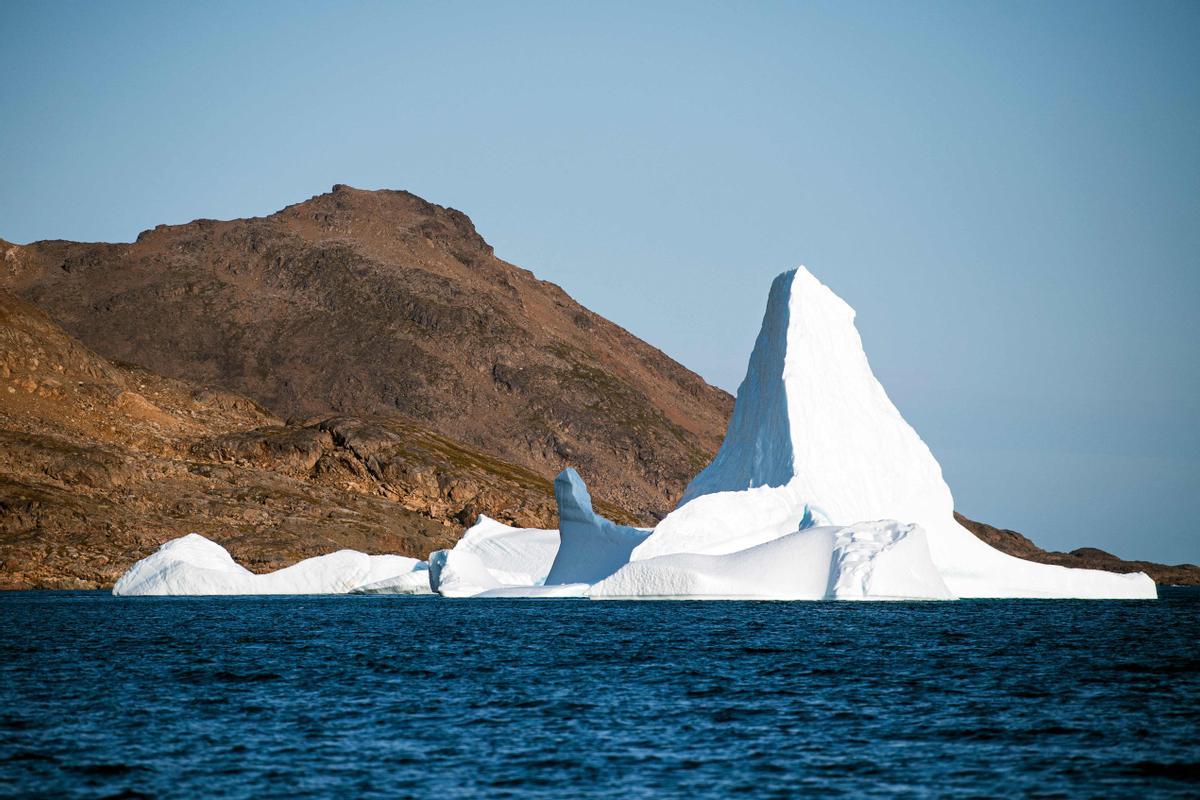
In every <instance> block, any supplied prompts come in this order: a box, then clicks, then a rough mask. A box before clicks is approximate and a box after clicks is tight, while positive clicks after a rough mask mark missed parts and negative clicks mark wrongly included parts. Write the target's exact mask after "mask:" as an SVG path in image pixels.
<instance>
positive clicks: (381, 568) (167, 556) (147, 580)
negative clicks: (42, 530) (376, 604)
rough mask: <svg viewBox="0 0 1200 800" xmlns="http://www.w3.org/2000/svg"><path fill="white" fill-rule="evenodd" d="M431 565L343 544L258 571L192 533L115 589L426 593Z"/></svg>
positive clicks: (225, 592) (215, 592) (222, 592)
mask: <svg viewBox="0 0 1200 800" xmlns="http://www.w3.org/2000/svg"><path fill="white" fill-rule="evenodd" d="M426 570H427V565H426V564H425V562H423V561H419V560H417V559H415V558H405V557H404V556H370V555H367V554H366V553H359V552H357V551H355V550H339V551H338V552H336V553H330V554H328V555H324V556H318V557H316V558H309V559H305V560H304V561H301V562H299V563H297V564H293V565H292V566H290V567H286V568H284V569H281V570H277V571H275V572H269V573H266V574H264V575H256V574H255V573H253V572H251V571H250V570H248V569H246V568H245V567H243V566H242V565H241V564H238V563H237V562H236V561H234V560H233V556H231V555H229V551H228V550H226V549H225V548H224V547H222V546H221V545H219V544H217V543H216V542H213V541H210V540H208V539H205V538H204V537H203V536H201V535H200V534H198V533H190V534H188V535H187V536H182V537H180V538H178V539H172V540H171V541H169V542H167V543H166V544H164V545H163V546H162V547H160V548H158V550H156V551H155V552H153V553H151V554H150V555H148V556H146V557H145V558H143V559H142V560H141V561H139V562H137V563H136V564H134V565H133V566H132V567H130V568H129V569H128V570H127V571H126V572H125V574H124V575H122V576H121V577H120V579H118V580H117V583H116V585H115V586H114V587H113V594H114V595H120V596H139V595H254V594H349V593H350V592H356V591H364V592H371V593H389V594H421V593H426V594H427V593H428V592H429V589H428V580H427V578H426V575H427V574H428V572H427V571H426Z"/></svg>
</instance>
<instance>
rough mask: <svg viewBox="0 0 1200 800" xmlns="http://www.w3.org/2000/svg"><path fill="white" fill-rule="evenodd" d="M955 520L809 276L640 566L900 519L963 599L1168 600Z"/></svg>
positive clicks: (835, 308) (850, 323) (799, 278)
mask: <svg viewBox="0 0 1200 800" xmlns="http://www.w3.org/2000/svg"><path fill="white" fill-rule="evenodd" d="M953 507H954V505H953V499H952V497H951V494H950V488H949V486H947V485H946V482H945V480H943V478H942V470H941V467H940V465H939V464H938V462H937V460H936V459H935V458H934V457H933V454H932V453H931V452H930V450H929V448H928V447H927V446H926V445H925V443H924V442H923V441H922V440H921V438H920V436H918V435H917V432H916V431H915V430H913V428H912V427H911V426H910V425H909V424H908V423H907V422H906V421H905V420H904V418H903V417H902V416H901V415H900V412H899V411H898V410H897V409H896V407H895V406H894V405H893V404H892V402H891V400H890V399H889V398H888V396H887V393H886V392H885V391H884V389H883V386H881V385H880V383H879V381H878V380H877V379H876V378H875V375H874V374H873V373H872V372H871V368H870V365H869V364H868V362H867V357H866V353H865V352H864V351H863V347H862V340H861V339H860V337H859V335H858V331H857V330H856V328H855V326H854V310H853V309H852V308H851V307H850V306H849V305H847V304H846V303H845V302H844V301H843V300H842V299H841V298H840V297H838V296H837V295H836V294H834V293H833V291H831V290H830V289H829V288H828V287H826V286H825V285H824V284H822V283H821V282H820V281H818V280H817V279H816V278H815V277H814V276H813V275H812V274H811V273H809V272H808V270H806V269H805V268H803V267H800V268H799V269H796V270H792V271H790V272H785V273H783V274H782V275H780V276H778V277H777V278H776V279H775V281H774V282H773V283H772V285H771V291H770V294H769V296H768V299H767V309H766V313H765V315H764V317H763V323H762V327H761V329H760V331H759V334H758V338H757V340H756V341H755V345H754V350H753V353H752V354H751V356H750V363H749V366H748V367H747V370H746V377H745V379H744V380H743V381H742V383H741V385H740V386H739V387H738V393H737V399H736V401H735V403H734V409H733V415H732V417H731V419H730V422H729V427H728V430H727V432H726V436H725V440H724V442H723V443H722V444H721V447H720V449H719V450H718V452H717V455H716V456H715V458H714V459H713V461H712V463H711V464H709V466H708V467H706V468H705V469H704V470H703V471H702V472H701V473H700V474H699V475H697V476H696V477H695V478H694V479H693V480H692V482H691V483H690V484H689V485H688V487H687V489H686V490H685V492H684V494H683V497H682V499H681V500H680V503H679V505H678V507H677V508H676V509H675V510H674V511H673V512H671V513H670V514H668V515H667V516H666V517H665V518H664V519H663V520H662V522H660V523H659V525H658V526H657V527H656V528H655V529H654V532H653V533H652V534H651V535H650V536H649V537H648V538H647V539H646V540H645V541H644V542H643V543H641V544H640V545H638V546H637V547H636V548H635V549H634V550H633V552H632V553H631V562H632V563H637V562H640V561H654V560H656V559H659V558H660V557H663V556H679V555H684V554H693V555H708V556H722V555H730V554H734V553H741V552H744V551H746V550H747V548H753V547H756V546H758V545H762V544H765V543H767V542H772V541H775V540H777V539H780V538H782V537H788V536H791V535H792V534H794V533H796V532H798V531H801V530H803V529H805V528H807V527H810V526H813V525H822V526H828V525H834V526H851V527H854V526H856V524H857V523H860V522H862V521H864V520H900V521H903V522H904V523H906V524H910V525H917V526H919V527H920V528H921V529H922V530H923V531H924V536H923V537H921V538H923V539H924V541H925V542H926V546H927V549H928V552H929V556H930V558H931V559H932V563H933V565H934V566H935V567H936V569H937V572H938V573H939V575H940V576H941V579H942V582H944V584H945V586H946V587H947V588H948V589H949V591H950V592H951V593H952V594H953V595H954V596H958V597H1063V598H1068V597H1069V598H1154V597H1156V596H1157V595H1156V590H1155V586H1154V582H1153V581H1152V580H1151V579H1150V578H1149V577H1148V576H1147V575H1145V574H1143V573H1134V574H1129V575H1118V574H1114V573H1109V572H1101V571H1098V570H1083V569H1070V568H1067V567H1059V566H1052V565H1046V564H1037V563H1034V562H1030V561H1024V560H1021V559H1018V558H1015V557H1013V556H1009V555H1007V554H1005V553H1001V552H1000V551H998V550H995V549H994V548H992V547H990V546H989V545H987V544H986V543H984V542H982V541H980V540H979V539H978V538H977V537H975V536H974V535H973V534H971V533H970V532H969V531H968V530H966V529H965V528H963V527H962V526H961V525H959V524H958V523H957V522H956V521H955V520H954V516H953ZM910 535H911V534H910ZM796 547H799V545H796ZM657 563H660V564H662V563H665V562H661V561H660V562H657ZM712 563H715V562H704V564H705V565H707V566H706V567H705V569H709V568H711V566H712ZM729 563H730V564H733V563H735V562H732V561H731V562H729ZM736 563H738V564H741V563H742V562H741V561H738V562H736ZM691 568H692V567H689V569H691ZM739 568H740V567H739ZM638 569H640V570H643V571H644V570H645V569H648V567H641V568H638ZM635 571H637V570H633V569H630V572H631V573H632V572H635ZM614 577H615V576H614ZM872 585H873V584H872ZM935 588H936V587H933V586H930V587H929V591H930V595H931V596H932V595H933V594H936V592H935V591H933V590H934V589H935ZM598 591H599V590H598Z"/></svg>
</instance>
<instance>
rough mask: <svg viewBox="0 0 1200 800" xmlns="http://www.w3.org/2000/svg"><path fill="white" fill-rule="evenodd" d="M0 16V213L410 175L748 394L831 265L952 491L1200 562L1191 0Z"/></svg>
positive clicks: (993, 511) (88, 228) (302, 189)
mask: <svg viewBox="0 0 1200 800" xmlns="http://www.w3.org/2000/svg"><path fill="white" fill-rule="evenodd" d="M0 29H2V30H4V31H5V34H6V35H5V45H4V47H3V48H0V68H2V70H0V115H2V116H0V187H2V189H0V237H3V238H5V239H8V240H10V241H15V242H19V243H24V242H28V241H31V240H36V239H44V238H63V239H75V240H103V241H130V240H132V239H133V238H134V237H136V235H137V234H138V232H140V231H141V230H144V229H147V228H151V227H153V226H154V225H156V224H159V223H182V222H187V221H189V220H191V219H195V218H198V217H211V218H231V217H243V216H254V215H262V214H268V213H271V212H273V211H275V210H277V209H279V208H282V207H283V206H285V205H289V204H291V203H295V202H298V201H301V200H303V199H305V198H307V197H309V196H311V195H314V194H319V193H321V192H325V191H328V190H329V188H330V186H331V185H332V184H334V183H348V184H351V185H354V186H359V187H363V188H398V189H408V190H409V191H412V192H414V193H416V194H418V195H421V196H422V197H425V198H427V199H429V200H431V201H434V202H437V203H441V204H444V205H449V206H453V207H455V208H458V209H461V210H463V211H464V212H466V213H467V214H468V215H470V217H471V218H472V219H473V220H474V222H475V223H476V225H477V227H478V228H479V231H480V232H481V233H482V234H483V236H484V237H485V238H486V239H487V240H488V241H489V242H490V243H491V244H492V245H493V246H494V247H495V249H496V253H497V255H499V256H500V257H501V258H504V259H506V260H508V261H511V262H513V263H515V264H518V265H520V266H522V267H525V268H528V269H531V270H532V271H533V272H534V273H535V274H537V275H538V277H541V278H544V279H547V280H551V281H554V282H555V283H558V284H560V285H561V286H563V287H564V288H565V289H566V290H567V291H568V292H569V293H570V294H572V295H573V296H574V297H575V298H576V299H577V300H579V301H580V302H582V303H583V304H585V305H587V306H588V307H590V308H592V309H594V310H595V311H597V312H598V313H600V314H603V315H604V316H606V317H608V318H609V319H612V320H613V321H615V322H617V323H618V324H620V325H622V326H624V327H625V328H627V329H629V330H630V331H632V332H633V333H635V334H636V335H638V336H640V337H641V338H643V339H645V340H647V341H648V342H650V343H651V344H653V345H655V346H657V347H659V348H661V349H663V350H664V351H665V352H667V353H668V354H669V355H671V356H672V357H674V358H676V359H678V360H679V361H681V362H682V363H683V364H685V365H686V366H688V367H690V368H692V369H694V370H696V371H697V372H699V373H700V374H701V375H703V376H704V377H705V378H706V379H707V380H709V381H711V382H713V383H715V384H716V385H719V386H722V387H724V388H726V389H728V390H730V391H734V390H735V389H736V387H737V384H738V382H739V381H740V380H741V377H742V374H743V371H744V369H745V363H746V359H747V357H748V355H749V353H750V349H751V346H752V345H753V340H754V336H755V334H756V332H757V329H758V325H759V322H760V321H761V318H762V311H763V307H764V304H765V301H766V293H767V288H768V286H769V284H770V281H771V278H772V277H773V276H774V275H776V274H777V273H779V272H781V271H783V270H785V269H789V268H791V267H793V266H796V265H797V264H805V265H806V266H808V267H809V269H811V270H812V271H813V272H814V274H816V275H817V276H818V277H819V278H820V279H821V280H822V281H824V282H825V283H826V284H828V285H829V286H830V287H831V288H833V289H834V290H835V291H836V292H838V293H839V294H840V295H841V296H842V297H844V298H845V299H846V300H847V301H848V302H849V303H850V304H851V305H852V306H854V307H855V308H856V309H857V311H858V325H859V330H860V331H861V333H862V336H863V340H864V343H865V346H866V349H867V353H868V356H869V357H870V359H871V364H872V366H873V367H874V369H875V372H876V374H877V375H878V377H879V378H880V380H881V382H882V383H883V385H884V387H885V388H886V389H887V391H888V393H889V395H890V396H891V397H892V399H893V401H894V402H895V403H896V405H897V406H898V407H899V408H900V410H901V411H902V412H903V414H904V415H905V417H906V418H907V419H908V421H909V422H911V423H912V424H913V426H914V427H915V428H916V429H917V431H918V432H919V433H920V434H921V435H922V437H923V438H924V439H925V441H926V442H928V443H929V445H930V447H931V448H932V449H933V451H934V453H935V455H937V457H938V459H939V460H940V461H941V463H942V466H943V469H944V471H945V474H946V478H947V480H948V482H949V483H950V486H951V488H952V490H953V491H954V495H955V499H956V504H957V506H958V508H959V510H961V511H962V512H963V513H966V514H967V515H968V516H972V517H974V518H976V519H980V520H983V521H986V522H989V523H992V524H994V525H998V526H1001V527H1009V528H1014V529H1016V530H1020V531H1022V532H1023V533H1025V534H1026V535H1028V536H1030V537H1031V538H1033V539H1034V540H1035V541H1036V542H1038V543H1039V544H1041V545H1042V546H1045V547H1048V548H1051V549H1073V548H1076V547H1081V546H1095V547H1101V548H1103V549H1106V550H1110V551H1112V552H1115V553H1117V554H1118V555H1121V556H1123V557H1127V558H1145V559H1151V560H1160V561H1168V562H1178V561H1191V562H1200V532H1198V531H1197V530H1196V523H1195V521H1194V517H1193V513H1192V507H1191V503H1190V501H1191V500H1192V499H1193V498H1195V497H1197V496H1198V495H1200V425H1197V421H1196V416H1197V399H1196V398H1197V394H1198V392H1200V353H1198V352H1197V349H1198V348H1197V345H1198V343H1200V338H1198V325H1197V321H1198V314H1197V310H1196V307H1197V302H1198V301H1200V263H1198V262H1200V258H1198V256H1197V254H1198V253H1200V46H1197V42H1200V4H1198V3H1194V2H1179V3H1172V2H1148V3H1133V2H1127V3H1111V2H1058V3H1054V4H1047V3H1025V2H1003V3H1000V2H997V3H976V2H954V3H906V4H902V3H873V2H872V3H868V2H861V3H754V4H737V5H735V4H700V3H665V2H664V3H615V4H573V5H569V4H562V3H512V4H503V3H466V4H464V3H443V2H438V3H433V2H428V3H425V2H422V3H392V4H353V5H333V4H327V3H268V2H261V3H254V4H238V3H230V4H220V3H212V4H183V3H123V2H113V3H104V4H101V3H53V2H38V3H25V2H14V0H8V1H7V2H5V3H3V4H0ZM585 477H586V476H585Z"/></svg>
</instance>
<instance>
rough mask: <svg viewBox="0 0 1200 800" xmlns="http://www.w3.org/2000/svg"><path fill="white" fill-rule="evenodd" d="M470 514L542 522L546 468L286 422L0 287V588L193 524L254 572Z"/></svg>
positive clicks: (396, 547) (418, 441) (98, 583)
mask: <svg viewBox="0 0 1200 800" xmlns="http://www.w3.org/2000/svg"><path fill="white" fill-rule="evenodd" d="M605 512H606V513H608V514H612V515H616V516H618V517H623V518H625V519H626V520H628V519H629V517H628V515H627V514H624V512H622V511H621V510H620V509H618V508H616V507H613V506H605ZM480 513H486V514H488V515H490V516H493V517H495V518H497V519H500V520H502V521H504V522H508V523H510V524H517V525H524V526H551V525H553V524H554V523H555V511H554V498H553V490H552V488H551V484H550V483H549V482H548V481H547V480H545V479H544V478H542V477H540V476H538V475H535V474H534V473H532V472H530V471H529V470H527V469H524V468H523V467H520V466H517V465H514V464H508V463H505V462H503V461H500V460H499V459H496V458H494V457H492V456H489V455H487V454H484V453H480V452H478V451H475V450H472V449H471V448H469V447H466V446H464V445H462V444H461V443H458V442H455V441H454V440H452V439H450V438H448V437H445V436H442V435H440V434H438V433H436V432H433V431H430V430H427V429H423V428H420V427H418V426H416V425H414V424H412V423H411V422H409V421H406V420H404V419H401V418H395V417H391V418H388V417H378V418H368V419H359V418H352V417H345V416H341V417H330V418H324V419H320V418H315V419H311V420H306V421H298V422H295V423H293V424H290V425H285V424H283V423H282V422H281V421H280V420H279V419H278V418H276V417H275V416H274V415H272V414H271V413H270V412H268V411H266V410H265V409H263V408H262V407H261V406H259V405H258V404H256V403H254V402H253V401H251V400H248V399H246V398H244V397H241V396H239V395H236V394H232V393H230V392H225V391H219V390H212V389H207V388H204V387H199V386H196V385H194V384H190V383H187V382H184V381H179V380H174V379H170V378H163V377H161V376H159V375H156V374H154V373H152V372H149V371H147V370H144V369H141V368H138V367H133V366H130V365H125V364H116V363H112V362H110V361H107V360H105V359H102V358H100V357H99V356H97V355H96V354H94V353H92V352H91V351H90V350H89V349H88V348H86V347H85V346H83V345H82V344H80V343H79V342H78V341H76V340H75V339H73V338H72V337H70V336H69V335H67V334H66V333H65V332H64V331H62V330H61V329H60V328H59V327H58V326H57V325H55V324H54V323H53V322H52V321H51V320H50V319H49V318H48V317H47V316H46V315H45V314H44V313H42V312H41V311H39V310H37V309H36V308H34V307H32V306H30V305H29V304H28V303H25V302H24V301H22V300H20V299H18V298H16V297H14V296H13V295H11V294H9V293H7V292H3V291H0V588H8V589H15V588H54V587H62V588H96V587H102V586H109V585H111V584H112V583H113V581H114V580H115V579H116V578H117V577H118V576H119V575H120V574H121V572H122V571H124V570H125V569H126V568H127V567H128V566H129V565H130V564H132V563H133V562H134V561H136V560H137V559H139V558H141V557H143V556H145V555H147V554H148V553H149V552H151V551H153V550H154V549H155V548H156V547H158V545H160V544H161V543H162V542H164V541H166V540H168V539H171V538H174V537H176V536H182V535H184V534H186V533H190V532H193V531H194V532H199V533H202V534H203V535H205V536H207V537H209V538H211V539H213V540H215V541H217V542H220V543H221V544H223V545H225V546H226V547H228V548H229V549H230V551H231V552H232V553H233V555H234V557H235V558H237V559H238V560H239V561H241V562H242V563H244V564H246V565H247V566H249V567H250V568H252V569H254V570H256V571H264V570H270V569H278V568H280V567H284V566H287V565H288V564H292V563H294V562H296V561H298V560H300V559H302V558H307V557H309V556H314V555H320V554H323V553H328V552H331V551H333V550H337V549H340V548H343V547H351V548H354V549H358V550H363V551H366V552H372V553H400V554H405V555H412V556H417V557H420V558H424V557H425V556H426V555H428V553H429V552H430V551H431V550H434V549H437V548H440V547H447V546H451V545H452V544H453V542H454V541H455V540H457V538H458V537H459V535H461V532H462V529H463V527H464V525H465V524H467V523H469V522H473V521H474V520H475V518H476V517H477V516H478V515H479V514H480Z"/></svg>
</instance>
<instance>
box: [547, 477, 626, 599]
mask: <svg viewBox="0 0 1200 800" xmlns="http://www.w3.org/2000/svg"><path fill="white" fill-rule="evenodd" d="M554 499H555V501H556V502H557V503H558V530H559V545H558V553H557V555H555V557H554V565H553V566H552V567H550V574H548V575H547V576H546V585H548V586H550V585H554V584H563V583H595V582H597V581H599V580H603V579H604V578H607V577H608V576H609V575H612V574H613V573H614V572H616V571H617V570H618V569H620V568H621V567H622V566H624V565H625V564H626V563H628V561H629V554H630V552H632V550H633V548H635V547H637V546H638V545H639V544H641V543H642V542H643V541H644V540H645V539H646V536H647V535H648V534H649V532H648V531H644V530H641V529H639V528H631V527H629V526H628V525H618V524H616V523H615V522H612V521H610V520H607V519H605V518H604V517H602V516H600V515H599V514H597V513H596V512H595V511H593V510H592V497H591V495H590V494H589V493H588V490H587V486H586V485H585V484H584V482H583V479H582V478H580V477H579V473H577V472H576V471H575V470H573V469H571V468H570V467H568V468H567V469H565V470H563V471H562V472H561V473H559V475H558V477H557V478H555V479H554Z"/></svg>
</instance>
